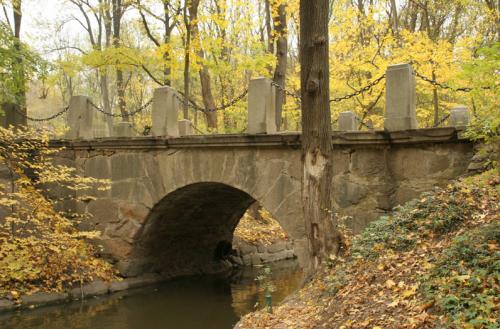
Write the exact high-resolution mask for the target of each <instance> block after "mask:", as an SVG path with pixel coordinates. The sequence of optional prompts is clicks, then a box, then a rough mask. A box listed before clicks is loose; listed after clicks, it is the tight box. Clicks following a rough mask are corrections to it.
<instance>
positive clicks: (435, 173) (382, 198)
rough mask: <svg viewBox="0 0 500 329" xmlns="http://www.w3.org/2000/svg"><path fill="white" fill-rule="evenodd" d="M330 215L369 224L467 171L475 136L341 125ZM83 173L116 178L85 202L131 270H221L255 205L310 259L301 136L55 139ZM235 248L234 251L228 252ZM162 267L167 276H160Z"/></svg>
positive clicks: (111, 250) (109, 250)
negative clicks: (362, 129)
mask: <svg viewBox="0 0 500 329" xmlns="http://www.w3.org/2000/svg"><path fill="white" fill-rule="evenodd" d="M332 143H333V145H334V154H333V167H334V178H333V181H332V184H333V202H334V207H335V209H334V211H335V212H337V213H339V214H340V215H346V216H351V217H352V219H351V221H350V222H349V225H350V226H351V228H352V229H353V231H354V232H355V233H358V232H360V231H361V230H362V229H363V228H364V227H365V226H366V225H367V224H368V223H369V222H370V221H371V220H374V219H376V218H377V217H378V216H380V215H381V214H384V213H387V212H388V211H390V210H391V209H392V208H393V207H394V206H396V205H398V204H401V203H404V202H406V201H408V200H410V199H412V198H414V197H416V196H417V195H418V194H419V193H421V192H423V191H427V190H430V189H432V188H434V187H435V186H440V185H445V184H447V183H448V182H449V180H451V179H454V178H456V177H457V176H459V175H461V174H463V173H464V172H465V171H466V169H467V165H468V163H469V161H470V159H471V157H472V145H471V143H469V142H467V141H465V140H462V139H460V138H459V132H457V130H455V129H454V128H438V129H421V130H412V131H403V132H393V133H385V132H371V133H366V132H363V133H362V132H352V133H340V132H338V133H334V136H333V140H332ZM53 144H54V146H62V145H64V146H66V151H65V152H66V153H65V154H66V159H71V158H72V159H74V163H75V166H76V167H77V168H78V170H79V171H80V172H81V173H83V174H85V175H87V176H93V177H98V178H108V179H110V180H111V181H112V187H111V189H110V190H109V191H96V193H95V195H96V197H97V200H95V201H90V202H87V203H85V204H80V205H79V207H78V208H79V210H80V211H86V212H88V213H90V214H92V215H93V216H94V217H93V219H92V220H91V221H89V222H87V223H86V225H87V226H89V227H91V228H96V229H98V230H100V231H101V232H102V233H103V234H102V240H101V241H100V243H101V244H102V245H103V246H104V249H105V252H106V254H107V255H108V256H109V258H110V259H111V260H112V261H113V262H115V263H116V264H117V267H118V268H119V269H120V270H121V271H122V273H123V274H124V275H126V276H135V275H138V274H140V273H143V272H146V271H167V272H169V273H167V275H168V274H170V275H171V276H176V275H183V274H196V273H204V272H210V271H217V270H220V266H219V265H220V262H219V261H218V257H219V256H224V253H226V252H228V251H227V249H228V248H227V245H228V244H229V245H230V244H231V241H232V238H233V231H234V228H235V227H236V225H237V223H238V220H239V218H240V217H241V216H242V214H243V213H244V212H245V210H246V208H247V207H248V206H249V205H250V204H252V203H253V202H255V201H258V202H259V203H260V204H261V205H262V206H263V207H264V208H265V209H267V210H268V211H269V212H270V213H271V215H272V216H273V217H274V218H275V219H276V220H278V221H279V222H280V224H281V226H282V227H283V228H284V230H285V231H286V232H287V233H288V235H289V236H290V238H291V239H292V240H293V241H294V250H295V253H296V256H297V258H298V260H299V262H301V263H302V264H303V265H304V264H306V263H307V262H308V259H307V244H308V242H307V239H306V236H305V228H304V223H303V219H302V207H301V204H302V202H301V176H302V166H301V151H300V135H297V134H288V135H285V134H282V135H240V136H192V137H185V138H173V139H169V138H135V139H100V140H93V141H73V142H64V141H62V142H54V143H53ZM229 250H230V248H229ZM163 274H165V273H163Z"/></svg>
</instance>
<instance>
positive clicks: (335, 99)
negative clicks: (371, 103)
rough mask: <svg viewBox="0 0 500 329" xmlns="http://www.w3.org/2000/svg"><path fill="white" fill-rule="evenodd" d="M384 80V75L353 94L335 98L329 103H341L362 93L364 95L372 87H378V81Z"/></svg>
mask: <svg viewBox="0 0 500 329" xmlns="http://www.w3.org/2000/svg"><path fill="white" fill-rule="evenodd" d="M384 79H385V74H382V75H381V76H379V77H378V78H377V79H375V80H373V81H372V82H370V83H368V84H367V85H366V86H364V87H363V88H361V89H359V90H356V91H355V92H353V93H351V94H347V95H345V96H341V97H336V98H332V99H330V103H338V102H341V101H344V100H347V99H351V98H353V97H356V96H359V95H361V94H363V93H365V92H367V91H370V90H371V89H372V88H373V87H375V86H376V85H378V84H379V83H380V81H382V80H384Z"/></svg>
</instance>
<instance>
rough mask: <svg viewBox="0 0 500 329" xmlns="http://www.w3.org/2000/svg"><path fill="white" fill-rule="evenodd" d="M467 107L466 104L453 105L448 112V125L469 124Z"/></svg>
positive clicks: (460, 125)
mask: <svg viewBox="0 0 500 329" xmlns="http://www.w3.org/2000/svg"><path fill="white" fill-rule="evenodd" d="M469 121H470V117H469V109H468V108H467V107H466V106H463V105H460V106H455V107H454V108H452V109H451V112H450V126H451V127H463V126H467V125H468V124H469Z"/></svg>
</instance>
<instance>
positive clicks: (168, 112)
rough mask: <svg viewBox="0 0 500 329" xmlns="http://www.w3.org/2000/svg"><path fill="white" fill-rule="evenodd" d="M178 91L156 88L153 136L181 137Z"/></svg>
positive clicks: (168, 88)
mask: <svg viewBox="0 0 500 329" xmlns="http://www.w3.org/2000/svg"><path fill="white" fill-rule="evenodd" d="M176 93H177V91H175V89H173V88H171V87H167V86H165V87H161V88H156V89H155V91H154V94H153V112H152V120H153V127H152V129H151V130H152V133H153V136H167V137H179V124H178V117H179V109H180V107H181V103H180V101H179V99H178V96H177V94H176Z"/></svg>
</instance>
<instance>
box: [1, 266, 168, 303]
mask: <svg viewBox="0 0 500 329" xmlns="http://www.w3.org/2000/svg"><path fill="white" fill-rule="evenodd" d="M163 280H164V278H162V277H161V276H159V275H156V274H146V275H143V276H141V277H136V278H126V279H123V280H121V281H113V282H109V283H108V282H104V281H101V280H96V281H94V282H90V283H87V284H85V285H83V286H82V287H81V288H79V287H77V288H73V289H71V290H70V291H68V292H66V293H58V292H37V293H34V294H31V295H22V296H21V297H20V299H19V302H15V301H12V300H9V299H5V298H0V313H4V312H9V311H13V310H16V309H31V308H35V307H40V306H47V305H52V304H59V303H66V302H71V301H75V300H81V299H82V294H83V298H84V299H85V298H88V297H97V296H103V295H107V294H110V293H115V292H119V291H124V290H128V289H134V288H140V287H144V286H147V285H151V284H155V283H159V282H161V281H163Z"/></svg>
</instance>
